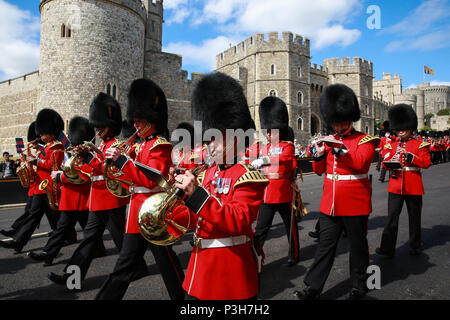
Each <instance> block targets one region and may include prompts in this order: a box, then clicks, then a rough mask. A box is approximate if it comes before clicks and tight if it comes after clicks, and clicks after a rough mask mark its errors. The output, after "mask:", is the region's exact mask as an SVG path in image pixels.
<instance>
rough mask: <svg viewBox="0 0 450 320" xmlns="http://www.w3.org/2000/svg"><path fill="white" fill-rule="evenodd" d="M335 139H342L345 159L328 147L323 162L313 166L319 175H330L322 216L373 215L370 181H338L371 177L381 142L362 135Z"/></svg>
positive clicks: (325, 179) (323, 201)
mask: <svg viewBox="0 0 450 320" xmlns="http://www.w3.org/2000/svg"><path fill="white" fill-rule="evenodd" d="M335 138H336V139H339V138H340V140H341V141H342V142H343V143H344V144H345V146H346V147H347V149H348V152H347V153H346V154H345V155H339V156H338V155H333V154H332V149H333V148H331V147H329V146H325V154H324V156H323V157H321V159H320V160H319V161H314V162H313V170H314V172H315V173H317V174H323V173H326V174H325V177H324V186H323V195H322V200H321V203H320V212H322V213H325V214H328V215H331V216H359V215H368V214H370V213H371V212H372V201H371V198H372V186H371V184H370V181H369V178H368V177H365V178H362V179H354V180H337V179H338V178H337V177H338V176H339V175H344V176H349V175H353V176H354V175H366V176H367V173H368V172H369V169H370V164H371V163H372V161H373V158H374V156H375V148H376V147H377V145H378V144H379V138H378V137H373V136H369V135H367V134H364V133H361V132H358V131H353V132H352V133H350V134H349V135H347V136H344V137H340V136H336V137H335ZM333 177H335V179H333Z"/></svg>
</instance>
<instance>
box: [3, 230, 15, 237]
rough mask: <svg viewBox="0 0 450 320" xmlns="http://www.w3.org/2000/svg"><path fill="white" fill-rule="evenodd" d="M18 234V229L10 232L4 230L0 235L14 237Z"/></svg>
mask: <svg viewBox="0 0 450 320" xmlns="http://www.w3.org/2000/svg"><path fill="white" fill-rule="evenodd" d="M16 232H17V230H16V229H9V230H4V229H2V230H0V233H1V234H2V235H4V236H5V237H12V236H13V235H15V234H16Z"/></svg>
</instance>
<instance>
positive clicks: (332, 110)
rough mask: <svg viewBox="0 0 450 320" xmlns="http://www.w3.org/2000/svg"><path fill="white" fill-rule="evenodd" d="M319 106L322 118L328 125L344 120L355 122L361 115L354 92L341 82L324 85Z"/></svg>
mask: <svg viewBox="0 0 450 320" xmlns="http://www.w3.org/2000/svg"><path fill="white" fill-rule="evenodd" d="M319 106H320V113H321V114H322V118H323V120H324V121H325V123H328V124H330V125H331V124H333V123H339V122H344V121H352V122H355V121H358V120H359V119H360V117H361V116H360V110H359V103H358V99H357V98H356V95H355V93H354V92H353V90H352V89H350V88H349V87H347V86H346V85H343V84H332V85H329V86H327V87H325V89H324V91H323V92H322V95H321V96H320V102H319Z"/></svg>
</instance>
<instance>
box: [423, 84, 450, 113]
mask: <svg viewBox="0 0 450 320" xmlns="http://www.w3.org/2000/svg"><path fill="white" fill-rule="evenodd" d="M449 94H450V90H449V87H448V86H430V87H427V88H425V89H424V95H425V114H427V113H433V114H436V113H437V112H438V111H439V110H442V109H448V108H450V99H449Z"/></svg>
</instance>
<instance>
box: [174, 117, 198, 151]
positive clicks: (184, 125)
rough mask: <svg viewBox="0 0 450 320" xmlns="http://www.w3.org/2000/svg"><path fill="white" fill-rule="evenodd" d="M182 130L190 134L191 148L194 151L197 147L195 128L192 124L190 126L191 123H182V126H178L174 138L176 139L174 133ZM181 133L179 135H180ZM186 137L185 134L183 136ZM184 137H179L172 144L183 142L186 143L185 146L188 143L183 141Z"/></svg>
mask: <svg viewBox="0 0 450 320" xmlns="http://www.w3.org/2000/svg"><path fill="white" fill-rule="evenodd" d="M180 129H184V130H187V131H188V132H189V138H190V139H189V141H188V142H189V146H190V147H191V149H194V147H195V145H194V126H193V125H192V124H190V123H189V122H181V123H180V124H178V126H177V127H176V128H175V130H174V131H173V132H172V136H173V137H174V133H175V131H177V130H180ZM180 134H181V133H178V134H177V135H180ZM183 136H184V134H183ZM183 136H181V135H180V136H178V137H177V139H174V140H172V143H173V144H174V145H177V144H180V143H182V142H184V144H186V141H183V139H182V137H183Z"/></svg>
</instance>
